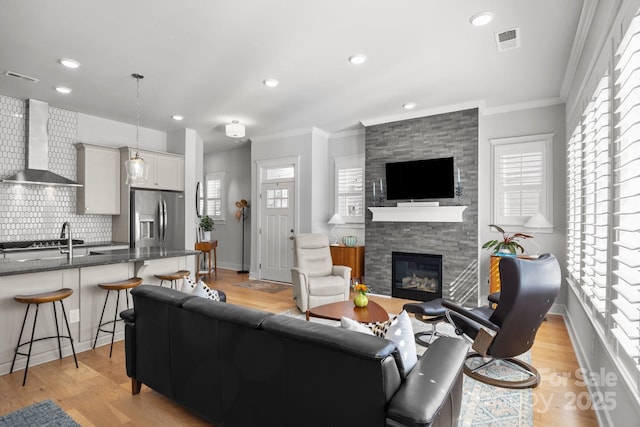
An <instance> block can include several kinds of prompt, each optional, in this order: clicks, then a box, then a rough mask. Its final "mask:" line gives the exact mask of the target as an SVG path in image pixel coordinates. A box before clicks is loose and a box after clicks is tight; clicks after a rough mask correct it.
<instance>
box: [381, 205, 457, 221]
mask: <svg viewBox="0 0 640 427" xmlns="http://www.w3.org/2000/svg"><path fill="white" fill-rule="evenodd" d="M466 208H467V207H466V206H415V207H413V206H411V207H407V206H399V207H380V208H374V207H370V208H369V210H370V211H371V213H373V218H372V219H371V220H372V221H374V222H385V221H386V222H462V212H464V210H465V209H466Z"/></svg>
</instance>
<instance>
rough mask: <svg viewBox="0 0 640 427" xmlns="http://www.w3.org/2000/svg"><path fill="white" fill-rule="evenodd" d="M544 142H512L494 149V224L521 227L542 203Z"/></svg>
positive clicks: (543, 207)
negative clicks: (518, 225) (517, 225)
mask: <svg viewBox="0 0 640 427" xmlns="http://www.w3.org/2000/svg"><path fill="white" fill-rule="evenodd" d="M547 143H548V141H547V140H546V139H541V140H533V141H528V142H518V141H513V142H509V143H504V144H496V145H495V147H494V174H495V179H494V186H495V187H494V189H495V198H494V203H495V208H494V209H495V222H496V223H497V224H504V225H515V224H520V225H522V224H524V222H526V220H527V219H529V218H530V217H531V216H533V215H535V214H537V213H538V212H541V213H543V214H545V215H548V212H547V203H546V197H547V196H546V195H547V192H546V185H547V179H548V178H547V176H546V165H545V163H546V155H547V153H546V150H547V147H546V144H547Z"/></svg>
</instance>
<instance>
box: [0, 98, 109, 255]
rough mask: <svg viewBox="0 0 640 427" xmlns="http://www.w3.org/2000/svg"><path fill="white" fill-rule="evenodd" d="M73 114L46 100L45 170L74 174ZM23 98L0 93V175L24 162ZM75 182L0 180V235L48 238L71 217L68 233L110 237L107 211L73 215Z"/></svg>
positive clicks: (7, 238)
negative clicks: (67, 184) (65, 184)
mask: <svg viewBox="0 0 640 427" xmlns="http://www.w3.org/2000/svg"><path fill="white" fill-rule="evenodd" d="M77 129H78V114H77V113H75V112H73V111H68V110H63V109H60V108H55V107H51V106H49V170H51V171H52V172H55V173H57V174H59V175H62V176H64V177H66V178H69V179H73V180H75V179H76V158H77V155H76V147H75V144H76V142H78V141H77V133H78V132H77ZM26 142H27V101H26V100H23V99H16V98H11V97H8V96H3V95H0V178H5V177H7V176H10V175H13V174H14V173H16V172H18V171H20V170H22V169H24V168H25V167H26V157H25V147H26ZM77 191H78V189H76V188H75V187H47V186H43V185H16V184H8V183H3V182H0V241H16V240H40V239H53V238H57V237H59V236H60V229H61V228H62V223H63V222H64V221H70V222H71V226H72V232H73V237H74V238H77V239H84V240H85V241H87V242H102V241H110V240H111V216H109V215H77V214H76V192H77Z"/></svg>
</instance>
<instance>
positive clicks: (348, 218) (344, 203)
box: [333, 154, 365, 224]
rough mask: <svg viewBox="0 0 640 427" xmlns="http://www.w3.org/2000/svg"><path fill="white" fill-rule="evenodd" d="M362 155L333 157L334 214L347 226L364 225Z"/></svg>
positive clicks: (363, 166) (363, 164)
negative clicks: (337, 214)
mask: <svg viewBox="0 0 640 427" xmlns="http://www.w3.org/2000/svg"><path fill="white" fill-rule="evenodd" d="M364 168H365V160H364V155H362V154H360V155H355V156H339V157H334V186H333V187H334V190H333V191H334V212H336V213H339V214H340V216H342V219H344V221H345V222H346V223H347V224H364V210H365V201H364V191H365V186H364Z"/></svg>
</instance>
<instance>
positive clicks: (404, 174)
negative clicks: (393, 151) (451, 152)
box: [385, 157, 455, 200]
mask: <svg viewBox="0 0 640 427" xmlns="http://www.w3.org/2000/svg"><path fill="white" fill-rule="evenodd" d="M385 168H386V177H387V199H388V200H419V199H451V198H453V197H454V196H455V193H454V191H455V190H454V173H453V157H444V158H439V159H426V160H412V161H408V162H395V163H387V164H386V165H385Z"/></svg>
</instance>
